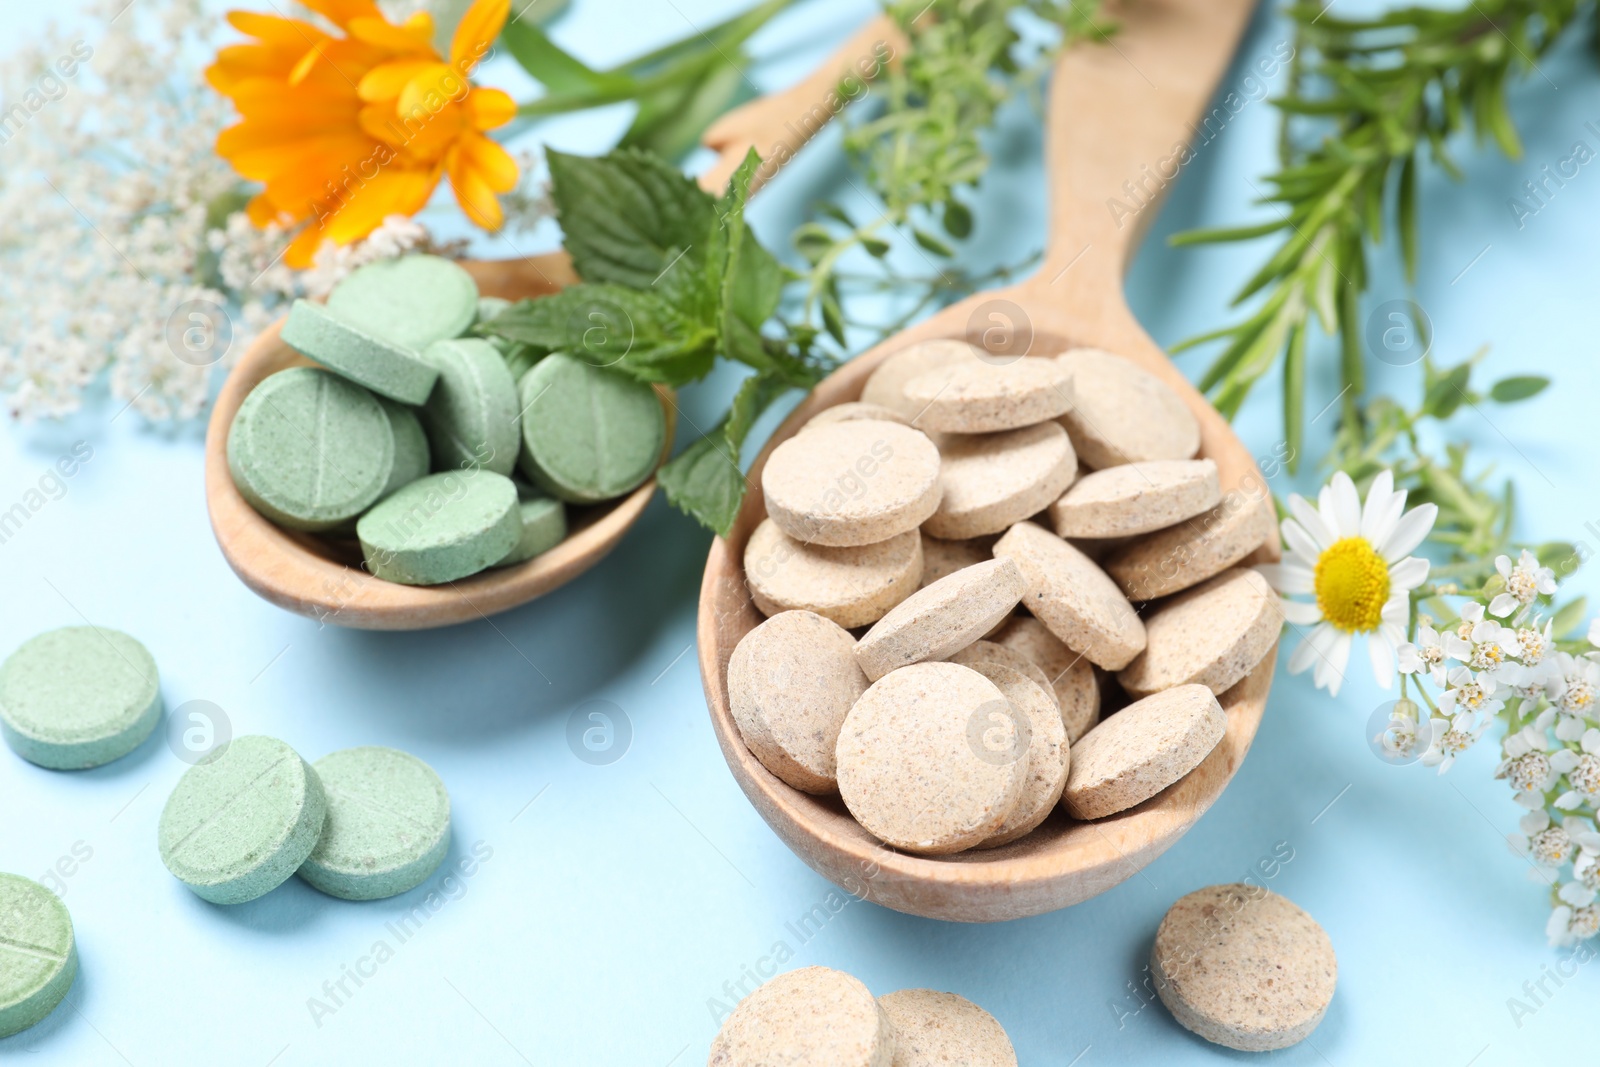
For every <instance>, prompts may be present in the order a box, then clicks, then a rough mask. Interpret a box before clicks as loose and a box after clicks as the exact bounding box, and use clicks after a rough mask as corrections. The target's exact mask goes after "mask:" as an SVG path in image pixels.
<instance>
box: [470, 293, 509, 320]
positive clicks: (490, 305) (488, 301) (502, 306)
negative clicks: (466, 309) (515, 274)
mask: <svg viewBox="0 0 1600 1067" xmlns="http://www.w3.org/2000/svg"><path fill="white" fill-rule="evenodd" d="M510 307H511V301H509V300H507V299H506V298H505V297H503V296H480V297H478V318H477V321H478V322H479V323H485V322H488V321H490V320H491V319H493V318H494V317H495V316H496V315H498V314H500V313H501V312H502V311H505V310H507V309H508V308H510Z"/></svg>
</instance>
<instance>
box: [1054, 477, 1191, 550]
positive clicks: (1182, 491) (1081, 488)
mask: <svg viewBox="0 0 1600 1067" xmlns="http://www.w3.org/2000/svg"><path fill="white" fill-rule="evenodd" d="M1221 500H1222V488H1221V486H1219V485H1218V484H1217V465H1216V464H1215V463H1213V462H1212V461H1211V460H1209V459H1152V460H1146V461H1144V462H1142V463H1124V464H1123V465H1121V466H1120V467H1107V468H1106V469H1105V470H1099V471H1095V472H1094V473H1093V474H1090V475H1088V476H1086V477H1084V478H1082V479H1080V480H1079V481H1078V482H1077V483H1076V484H1074V485H1073V486H1072V488H1071V489H1068V490H1067V491H1066V493H1065V494H1064V495H1063V496H1062V497H1061V499H1059V500H1057V501H1056V502H1055V503H1053V504H1051V505H1050V522H1051V524H1052V525H1053V526H1054V527H1055V528H1056V533H1058V534H1060V535H1061V536H1062V537H1127V536H1130V535H1132V534H1142V533H1150V532H1151V531H1153V530H1160V529H1162V528H1164V527H1167V526H1171V525H1172V524H1173V523H1175V522H1182V521H1183V520H1184V519H1188V518H1192V517H1194V516H1195V515H1198V514H1200V513H1201V512H1202V511H1205V510H1206V509H1207V508H1213V507H1216V506H1217V504H1218V503H1219V502H1220V501H1221Z"/></svg>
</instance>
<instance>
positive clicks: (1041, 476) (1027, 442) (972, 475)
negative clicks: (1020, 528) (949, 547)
mask: <svg viewBox="0 0 1600 1067" xmlns="http://www.w3.org/2000/svg"><path fill="white" fill-rule="evenodd" d="M939 457H940V468H939V480H940V481H941V482H943V483H944V496H943V498H942V499H941V500H940V501H939V510H938V511H935V512H934V513H933V514H932V515H931V516H929V517H928V521H927V522H925V523H923V524H922V528H923V529H924V530H926V531H927V532H928V533H930V534H932V535H933V536H935V537H943V538H948V539H953V540H959V539H963V538H969V537H979V536H982V535H983V534H996V533H1001V532H1002V531H1004V530H1007V529H1009V528H1010V527H1011V526H1012V525H1013V524H1014V523H1018V522H1021V521H1022V520H1023V519H1026V518H1028V517H1030V516H1033V515H1037V514H1038V513H1039V512H1041V511H1043V510H1044V509H1045V508H1046V507H1048V506H1049V505H1050V504H1051V503H1052V502H1053V501H1055V500H1056V499H1058V498H1059V497H1060V496H1061V494H1062V492H1063V491H1065V490H1066V489H1067V486H1069V485H1071V484H1072V480H1073V479H1074V478H1075V477H1077V473H1078V460H1077V457H1075V456H1074V455H1073V454H1072V442H1071V441H1069V440H1067V432H1066V431H1065V430H1063V429H1062V428H1061V426H1060V424H1058V423H1054V422H1041V423H1038V424H1036V425H1033V426H1027V427H1024V428H1023V429H1020V430H1007V431H1005V432H1003V433H985V434H951V435H950V436H948V437H946V438H945V439H944V441H943V443H942V444H940V446H939Z"/></svg>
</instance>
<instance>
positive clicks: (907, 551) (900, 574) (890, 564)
mask: <svg viewBox="0 0 1600 1067" xmlns="http://www.w3.org/2000/svg"><path fill="white" fill-rule="evenodd" d="M744 577H745V583H746V584H747V585H748V586H749V587H750V599H751V600H753V601H754V602H755V605H756V608H757V609H758V610H759V611H760V612H761V614H763V615H769V616H770V615H776V614H778V613H779V612H782V611H796V610H799V611H814V612H816V613H817V614H818V615H821V616H822V617H823V618H825V619H832V620H833V621H834V622H836V623H838V624H839V625H840V626H843V627H844V628H845V629H847V630H849V629H852V628H854V627H857V626H866V625H868V624H869V623H874V622H877V621H878V620H879V619H881V618H883V616H884V613H885V612H887V611H888V610H889V609H890V608H892V607H894V606H895V605H896V604H898V603H900V602H901V601H902V600H904V599H905V598H906V597H908V596H910V595H911V594H912V593H914V592H916V590H917V582H918V580H919V579H921V577H922V537H921V535H920V534H918V533H917V531H915V530H910V531H907V532H906V533H903V534H901V535H900V536H898V537H891V538H890V539H889V540H887V541H881V542H879V543H878V544H875V545H860V546H858V547H856V548H827V547H824V546H822V545H808V544H804V543H802V542H800V541H796V540H795V539H794V538H792V537H790V536H789V535H788V534H786V533H784V532H783V531H782V530H780V529H778V526H777V524H776V523H774V522H773V521H772V520H771V519H767V520H765V521H763V522H762V523H761V525H760V526H757V527H756V528H755V531H754V532H753V533H751V534H750V540H749V542H748V543H747V544H746V545H745V548H744Z"/></svg>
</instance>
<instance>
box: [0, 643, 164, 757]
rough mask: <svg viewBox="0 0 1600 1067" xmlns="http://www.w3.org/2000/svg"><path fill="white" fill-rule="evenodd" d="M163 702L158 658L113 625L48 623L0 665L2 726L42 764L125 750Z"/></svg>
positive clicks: (140, 737)
mask: <svg viewBox="0 0 1600 1067" xmlns="http://www.w3.org/2000/svg"><path fill="white" fill-rule="evenodd" d="M161 710H162V707H161V688H160V677H159V675H158V674H157V672H156V661H155V660H154V659H152V658H151V656H150V653H149V652H147V651H146V650H145V647H144V646H143V645H141V644H140V643H139V642H138V641H135V640H134V639H133V638H131V637H129V636H128V635H127V634H125V633H121V632H119V631H117V630H108V629H106V628H104V627H99V626H68V627H65V628H63V629H60V630H51V631H49V632H48V633H42V634H40V635H38V636H37V637H34V638H32V639H31V640H29V641H28V642H27V643H25V644H24V645H23V646H22V647H21V648H19V649H17V650H16V651H15V652H13V653H12V654H11V656H10V658H9V659H7V660H6V661H5V664H4V666H0V733H3V734H4V735H5V739H6V744H8V745H10V746H11V748H12V750H13V751H14V752H16V754H17V755H19V756H21V757H22V758H23V759H25V760H27V761H28V762H30V763H37V764H38V765H39V766H41V767H49V768H50V769H52V770H58V771H72V770H83V769H86V768H89V767H99V766H101V765H102V764H105V763H110V762H111V761H112V760H114V759H119V758H120V757H122V756H126V755H127V754H128V753H129V752H132V751H133V750H134V749H136V748H138V747H139V745H140V744H141V743H143V741H144V739H145V738H147V737H149V736H150V731H152V730H154V729H155V727H156V723H157V722H159V721H160V720H161Z"/></svg>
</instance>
